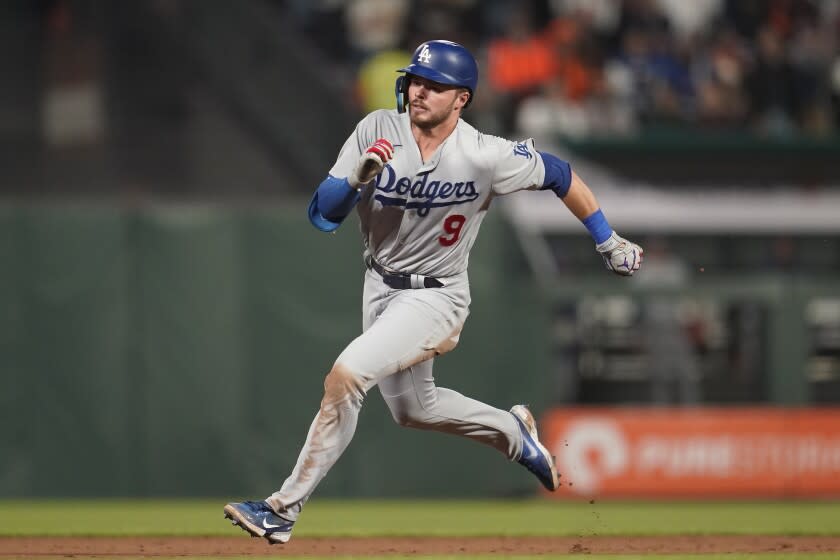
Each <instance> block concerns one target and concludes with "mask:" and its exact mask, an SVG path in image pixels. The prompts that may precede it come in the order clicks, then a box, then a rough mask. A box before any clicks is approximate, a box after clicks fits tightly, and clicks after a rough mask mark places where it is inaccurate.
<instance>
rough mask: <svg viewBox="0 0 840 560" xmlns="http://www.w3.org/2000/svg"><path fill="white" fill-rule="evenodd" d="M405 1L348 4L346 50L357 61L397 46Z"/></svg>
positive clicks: (356, 0)
mask: <svg viewBox="0 0 840 560" xmlns="http://www.w3.org/2000/svg"><path fill="white" fill-rule="evenodd" d="M409 7H410V6H409V1H408V0H348V1H347V7H346V11H345V17H346V21H347V35H348V41H349V43H350V47H351V49H352V50H353V52H354V54H355V55H356V56H357V57H358V58H359V59H364V58H365V57H367V56H369V55H372V54H375V53H376V52H378V51H381V50H385V49H393V48H396V47H399V46H400V43H401V42H402V38H403V37H404V31H405V25H406V17H407V16H408V10H409Z"/></svg>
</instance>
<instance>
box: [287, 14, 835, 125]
mask: <svg viewBox="0 0 840 560" xmlns="http://www.w3.org/2000/svg"><path fill="white" fill-rule="evenodd" d="M293 4H294V5H295V6H296V10H295V11H296V12H301V13H306V14H307V18H308V21H310V23H311V22H312V21H315V20H320V21H321V25H323V24H324V22H325V21H330V20H332V19H334V18H335V15H334V13H333V10H335V9H339V10H340V11H341V17H342V18H343V19H344V21H345V22H346V27H347V33H346V35H347V38H348V39H347V42H348V44H349V46H347V47H345V51H347V52H349V54H345V56H346V59H345V60H347V61H348V62H350V63H351V64H353V66H354V68H355V71H356V72H357V75H358V76H359V82H358V85H359V89H358V93H359V100H360V102H361V103H363V104H364V106H365V107H366V108H367V109H368V110H369V109H370V108H373V107H378V106H390V101H391V100H390V99H388V100H387V102H386V100H385V98H384V97H382V98H380V99H374V98H372V97H371V95H370V94H368V93H367V92H368V91H370V92H376V94H375V95H377V96H381V95H382V91H383V90H389V89H390V88H386V87H384V86H382V85H379V86H377V85H374V84H375V82H376V81H377V80H379V79H381V80H382V84H384V83H385V82H386V81H387V82H390V76H389V75H388V74H389V73H390V70H389V69H388V66H389V65H391V66H393V65H394V64H393V62H394V61H396V60H397V58H398V56H397V55H396V53H397V52H399V49H400V48H402V47H404V46H405V45H406V44H408V43H412V44H416V43H418V42H421V41H423V40H426V39H438V38H447V39H451V40H455V41H458V42H461V43H463V44H465V45H467V46H468V47H469V48H471V49H472V50H473V51H474V52H476V53H477V54H479V57H480V68H481V72H480V80H481V94H480V95H479V96H478V98H477V100H476V103H475V104H474V105H473V107H471V110H470V111H469V112H468V113H467V115H466V116H467V118H468V119H470V120H471V121H473V122H476V121H479V122H481V123H482V126H483V127H484V128H485V129H488V130H491V131H495V132H498V133H500V134H507V133H509V132H511V131H512V130H513V129H514V127H515V128H516V129H518V132H521V133H523V134H528V135H535V136H540V135H544V136H546V137H549V136H551V135H555V134H556V135H567V136H575V137H586V136H588V135H613V136H614V135H630V134H635V133H637V132H638V131H643V130H645V128H646V127H649V126H661V125H667V126H668V127H673V126H691V127H693V128H697V129H709V128H714V129H729V130H753V131H756V132H757V133H759V134H762V135H769V136H778V135H790V134H807V135H824V134H829V133H832V132H834V131H836V130H838V128H840V41H838V33H840V0H822V1H819V2H817V1H813V0H528V1H525V0H523V1H519V2H513V1H511V0H484V1H479V0H453V1H445V0H397V1H394V2H390V1H386V0H346V1H344V2H341V1H339V0H320V1H319V2H316V3H314V4H313V5H309V4H308V3H306V2H294V3H293ZM328 13H329V14H332V15H331V16H329V17H326V16H325V14H328ZM309 27H310V28H311V25H310V26H309ZM333 35H334V39H335V41H336V45H338V44H339V42H340V37H341V34H340V33H334V34H333ZM320 40H321V39H320V36H319V41H320ZM336 48H337V47H336ZM368 88H369V89H368Z"/></svg>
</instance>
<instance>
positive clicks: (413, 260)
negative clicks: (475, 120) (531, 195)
mask: <svg viewBox="0 0 840 560" xmlns="http://www.w3.org/2000/svg"><path fill="white" fill-rule="evenodd" d="M378 138H385V139H387V140H389V141H390V142H391V143H392V144H393V145H394V157H393V159H392V160H391V162H390V163H388V164H387V165H386V166H385V168H384V169H383V171H382V173H380V174H379V176H377V177H376V179H374V181H373V182H372V184H371V185H368V186H367V187H366V188H365V190H364V191H363V195H362V200H361V201H360V203H359V205H358V207H357V208H358V212H359V216H360V218H361V229H362V235H363V237H364V240H365V247H366V249H367V251H368V252H369V253H370V254H371V255H372V256H373V258H374V259H376V260H377V261H378V262H379V263H380V264H382V265H383V266H385V267H388V268H390V269H392V270H395V271H399V272H408V273H413V274H422V275H425V276H434V277H438V278H445V277H448V276H454V275H456V274H460V273H462V272H464V271H465V270H466V269H467V265H468V259H469V252H470V249H471V248H472V245H473V243H474V242H475V238H476V235H477V234H478V230H479V227H480V226H481V221H482V220H483V219H484V215H485V212H486V210H487V208H488V207H489V206H490V202H491V200H492V199H493V197H494V196H496V195H503V194H508V193H512V192H515V191H518V190H523V189H529V190H533V189H537V188H539V186H541V185H542V184H543V179H544V176H545V167H544V166H543V163H542V158H541V157H539V156H538V154H537V153H536V150H535V148H534V143H533V140H527V141H524V142H512V141H510V140H506V139H503V138H499V137H497V136H491V135H488V134H482V133H481V132H479V131H477V130H476V129H475V128H473V127H472V126H470V125H469V124H468V123H467V122H465V121H464V120H459V121H458V125H457V126H456V128H455V130H454V131H453V133H452V134H451V135H450V136H449V137H448V138H447V139H446V140H445V141H444V142H443V144H441V146H440V147H439V148H438V150H437V151H436V152H435V154H434V155H433V156H432V158H431V160H430V161H427V162H423V161H422V158H421V156H420V150H419V148H418V146H417V142H416V141H415V140H414V136H413V134H412V132H411V124H410V120H409V115H408V113H407V112H406V113H398V112H397V111H396V110H390V111H388V110H380V111H374V112H373V113H370V114H369V115H368V116H367V117H365V118H364V119H363V120H362V121H361V122H359V124H358V125H357V126H356V130H355V131H354V133H353V134H352V135H351V136H350V137H349V138H348V139H347V141H346V142H345V143H344V146H343V147H342V149H341V152H340V153H339V156H338V160H337V161H336V163H335V165H333V167H332V169H331V170H330V175H332V176H333V177H347V176H348V175H350V174H351V173H352V171H353V169H354V168H355V166H356V165H357V163H358V161H359V158H360V157H361V155H362V153H364V151H365V150H366V149H367V147H368V146H370V145H371V144H373V143H374V142H375V141H376V140H377V139H378Z"/></svg>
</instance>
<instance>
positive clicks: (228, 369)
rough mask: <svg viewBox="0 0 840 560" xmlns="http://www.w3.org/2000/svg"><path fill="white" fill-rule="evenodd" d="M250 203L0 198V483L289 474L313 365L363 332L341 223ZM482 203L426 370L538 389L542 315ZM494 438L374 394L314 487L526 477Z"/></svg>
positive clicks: (434, 490)
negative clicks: (464, 267)
mask: <svg viewBox="0 0 840 560" xmlns="http://www.w3.org/2000/svg"><path fill="white" fill-rule="evenodd" d="M305 205H306V203H305V201H301V202H300V204H293V205H289V206H288V207H285V206H267V207H262V208H254V207H250V208H224V207H220V206H195V205H184V206H178V205H171V204H170V205H165V206H154V205H152V206H143V207H139V208H128V207H123V206H108V205H82V204H77V205H57V204H49V205H43V204H40V205H30V204H25V203H20V204H14V203H6V204H5V205H3V206H2V207H0V270H2V274H0V386H2V391H0V496H3V497H8V496H117V495H119V496H161V495H167V496H202V495H207V496H218V495H231V496H241V497H262V496H264V495H267V494H268V493H270V492H272V491H273V490H275V489H276V488H278V487H279V486H280V485H281V484H282V482H283V479H284V478H285V476H286V475H287V474H288V472H290V470H291V468H292V466H293V464H294V461H295V459H296V457H297V453H298V450H299V449H300V446H301V445H302V443H303V439H304V437H305V434H306V431H307V429H308V426H309V423H310V421H311V420H312V417H313V415H314V413H315V412H316V410H317V407H318V403H319V400H320V396H321V391H322V380H323V376H324V375H325V374H326V372H327V371H328V370H329V368H330V366H331V364H332V362H333V360H334V358H335V357H336V356H337V355H338V353H339V352H340V351H341V349H343V347H344V346H345V345H346V344H347V343H348V342H349V341H350V340H352V338H353V337H354V336H356V335H358V333H359V332H360V329H361V288H362V274H363V265H362V261H361V242H360V239H359V235H358V229H357V220H356V218H355V217H354V218H353V219H352V221H351V223H348V224H346V225H345V227H343V228H342V229H341V230H340V231H339V232H338V233H337V234H323V233H320V232H318V231H316V230H314V229H313V228H312V227H311V226H309V224H308V222H307V220H306V217H305ZM517 258H518V257H517V256H516V254H515V249H514V243H513V241H512V236H511V235H510V233H509V232H508V230H507V228H506V226H505V225H504V224H503V223H502V221H501V220H499V219H498V218H496V217H495V216H493V215H492V212H491V216H489V217H488V219H487V220H486V221H485V225H484V227H483V230H482V235H481V236H480V237H479V240H478V242H477V244H476V247H475V250H474V251H473V254H472V262H471V282H472V288H473V308H472V315H471V317H470V319H469V320H468V322H467V326H466V328H465V331H464V333H463V335H462V338H461V344H460V346H459V348H457V349H456V350H455V351H453V352H452V353H451V354H449V355H447V356H445V357H444V358H441V359H440V360H438V362H437V364H436V365H435V372H436V378H437V380H438V383H439V384H440V385H442V386H447V387H451V388H453V389H456V390H460V391H462V392H464V393H467V394H470V395H471V396H475V397H476V398H479V399H482V400H486V401H487V402H490V403H493V404H496V405H498V406H500V407H508V406H510V405H511V404H513V403H515V402H523V401H524V402H530V403H532V404H533V405H534V406H535V408H537V409H538V410H539V408H540V407H542V406H544V405H545V404H546V402H545V401H546V399H547V397H546V395H547V394H548V391H547V390H546V387H545V385H546V384H547V383H548V380H547V379H546V377H545V376H544V375H541V372H544V371H545V369H546V367H547V365H546V362H547V360H548V359H549V356H548V352H549V348H548V342H547V340H546V337H545V336H544V335H543V331H544V330H545V328H546V326H545V317H544V314H542V313H540V312H539V310H540V307H541V306H540V301H539V299H540V297H539V295H538V294H537V293H536V292H535V290H534V288H533V285H532V281H531V280H530V278H529V276H528V272H527V270H526V267H524V266H522V267H515V266H510V262H511V259H514V261H513V262H517V261H516V260H515V259H517ZM533 491H534V484H533V480H532V478H531V476H530V475H529V474H528V473H527V472H526V471H524V469H521V468H519V467H518V466H515V465H511V464H510V463H508V462H507V461H506V460H505V459H504V458H503V457H501V456H499V455H498V454H497V452H495V451H494V450H491V449H489V448H483V447H481V446H480V445H477V444H475V443H472V442H467V441H464V440H459V439H458V438H454V437H451V436H442V435H439V434H433V433H426V432H420V431H415V430H409V429H406V428H400V427H398V426H396V425H395V424H394V423H393V421H392V420H391V417H390V414H389V413H388V412H387V409H386V408H385V406H384V405H383V403H382V401H381V399H380V397H379V394H378V391H377V390H376V389H374V390H373V391H371V393H370V395H369V396H368V400H367V402H366V405H365V408H364V410H363V411H362V414H361V418H360V423H359V429H358V432H357V434H356V438H355V440H354V441H353V443H352V445H351V446H350V448H349V449H348V451H347V452H346V453H345V455H344V456H343V457H342V458H341V460H340V461H339V463H338V465H337V467H336V468H335V469H334V470H333V472H331V473H330V476H329V477H327V479H325V481H324V482H323V484H322V485H321V487H320V488H319V491H318V493H319V495H324V496H348V495H352V496H386V495H416V496H424V495H431V496H447V495H458V496H470V495H476V496H478V495H481V496H497V495H512V494H519V493H523V492H533Z"/></svg>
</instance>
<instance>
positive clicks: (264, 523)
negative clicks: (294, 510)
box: [262, 519, 280, 529]
mask: <svg viewBox="0 0 840 560" xmlns="http://www.w3.org/2000/svg"><path fill="white" fill-rule="evenodd" d="M262 526H263V527H265V528H266V529H277V528H278V527H280V525H272V524H271V523H268V522H267V521H266V520H265V519H263V521H262Z"/></svg>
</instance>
